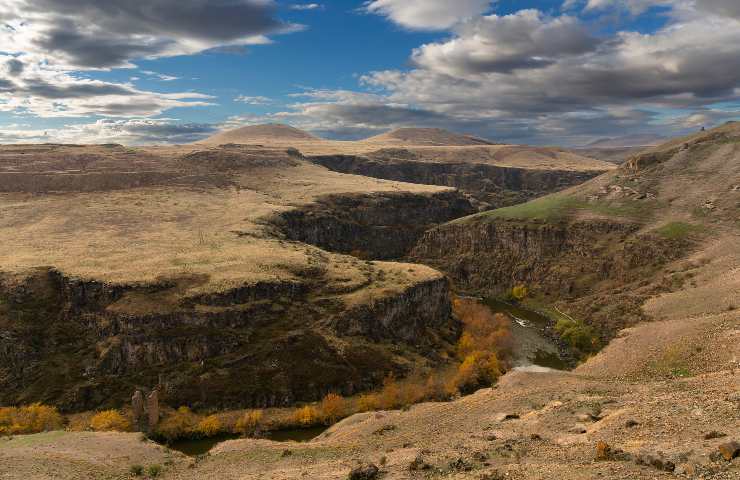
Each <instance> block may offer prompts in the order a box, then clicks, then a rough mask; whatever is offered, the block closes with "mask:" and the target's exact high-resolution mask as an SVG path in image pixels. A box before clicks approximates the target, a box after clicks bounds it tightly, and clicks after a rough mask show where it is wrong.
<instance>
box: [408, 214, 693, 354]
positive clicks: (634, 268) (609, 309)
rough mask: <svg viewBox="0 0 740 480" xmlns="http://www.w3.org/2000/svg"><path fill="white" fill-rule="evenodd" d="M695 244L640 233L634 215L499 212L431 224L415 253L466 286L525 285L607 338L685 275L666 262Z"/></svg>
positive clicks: (485, 290) (475, 289)
mask: <svg viewBox="0 0 740 480" xmlns="http://www.w3.org/2000/svg"><path fill="white" fill-rule="evenodd" d="M689 246H690V245H689V243H688V241H686V240H677V239H667V238H664V237H661V236H659V235H654V234H644V233H641V232H640V225H638V224H636V223H631V222H622V221H614V220H597V219H594V220H573V221H568V220H562V221H544V220H517V219H503V218H501V219H494V220H490V219H488V220H482V221H475V220H473V221H460V222H452V223H449V224H445V225H442V226H440V227H438V228H435V229H432V230H430V231H428V232H426V233H425V234H424V236H423V237H422V238H421V240H420V241H419V243H418V244H417V245H416V246H415V247H414V249H413V251H412V253H411V258H412V259H413V260H414V261H417V262H420V263H424V264H427V265H431V266H433V267H435V268H438V269H439V270H441V271H443V272H445V273H446V274H447V275H448V276H449V277H450V279H451V280H452V281H453V283H454V284H455V286H456V288H458V289H460V290H462V291H467V292H471V293H477V294H481V295H500V294H503V293H505V292H506V291H508V290H510V289H511V288H512V287H513V286H515V285H519V284H524V285H527V286H528V287H529V289H530V291H532V292H533V293H535V294H537V295H542V296H543V297H544V298H545V299H546V300H547V301H548V303H556V302H557V303H560V304H561V305H566V306H567V307H568V309H569V311H570V312H571V313H572V314H574V315H577V316H578V317H580V318H583V319H585V320H586V321H587V322H589V323H591V324H592V325H594V326H595V327H597V329H598V330H599V332H600V333H601V335H602V337H603V338H604V339H605V340H607V339H609V338H610V337H611V336H612V335H613V334H614V333H615V332H616V331H617V330H618V329H620V328H623V327H625V326H627V325H632V324H634V323H636V322H637V321H639V320H642V319H644V313H643V312H642V310H641V308H640V306H641V304H642V302H644V300H645V299H646V298H647V296H649V295H651V294H654V293H656V292H659V291H663V290H666V289H670V288H671V286H672V282H678V281H680V280H681V278H680V275H678V276H674V277H671V276H670V275H666V274H664V273H663V272H662V268H663V267H664V266H665V265H666V264H668V263H669V262H671V261H673V260H676V259H678V258H681V257H682V256H684V255H685V253H686V252H687V250H688V249H689Z"/></svg>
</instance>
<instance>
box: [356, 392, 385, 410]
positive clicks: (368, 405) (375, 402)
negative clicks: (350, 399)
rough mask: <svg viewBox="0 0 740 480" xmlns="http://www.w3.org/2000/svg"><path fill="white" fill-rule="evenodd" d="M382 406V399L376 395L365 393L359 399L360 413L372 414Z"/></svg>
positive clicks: (358, 408) (358, 407)
mask: <svg viewBox="0 0 740 480" xmlns="http://www.w3.org/2000/svg"><path fill="white" fill-rule="evenodd" d="M379 405H380V399H379V398H378V396H377V395H376V394H374V393H365V394H363V395H360V397H359V398H358V399H357V411H358V412H371V411H373V410H377V409H378V406H379Z"/></svg>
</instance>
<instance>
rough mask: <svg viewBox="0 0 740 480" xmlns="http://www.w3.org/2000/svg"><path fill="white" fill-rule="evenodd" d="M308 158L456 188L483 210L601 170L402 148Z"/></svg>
mask: <svg viewBox="0 0 740 480" xmlns="http://www.w3.org/2000/svg"><path fill="white" fill-rule="evenodd" d="M309 160H310V161H312V162H314V163H317V164H319V165H322V166H324V167H326V168H328V169H330V170H333V171H335V172H341V173H351V174H355V175H364V176H368V177H374V178H382V179H386V180H396V181H402V182H409V183H422V184H427V185H442V186H447V187H455V188H458V189H460V190H461V191H463V192H464V193H466V194H467V195H469V196H470V197H471V198H473V199H474V200H475V202H476V204H477V206H478V207H479V208H480V209H482V210H487V209H491V208H499V207H505V206H509V205H514V204H517V203H523V202H526V201H527V200H530V199H532V198H536V197H540V196H542V195H545V194H548V193H552V192H556V191H558V190H563V189H565V188H568V187H571V186H573V185H578V184H581V183H583V182H585V181H586V180H589V179H591V178H593V177H595V176H597V175H599V174H600V173H602V172H598V171H591V172H588V171H568V170H535V169H524V168H510V167H498V166H494V165H484V164H471V163H431V162H423V161H420V160H419V159H418V158H417V157H416V156H415V155H414V154H413V152H409V151H406V150H403V149H385V150H381V151H379V152H376V153H374V154H369V155H368V156H355V155H324V156H315V157H311V158H309Z"/></svg>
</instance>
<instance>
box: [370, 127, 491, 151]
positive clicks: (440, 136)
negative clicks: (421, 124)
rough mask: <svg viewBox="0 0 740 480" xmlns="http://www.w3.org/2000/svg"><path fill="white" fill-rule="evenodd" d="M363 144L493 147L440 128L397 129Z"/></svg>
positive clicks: (371, 138) (475, 138)
mask: <svg viewBox="0 0 740 480" xmlns="http://www.w3.org/2000/svg"><path fill="white" fill-rule="evenodd" d="M364 142H371V143H382V144H387V145H391V144H395V145H406V146H410V145H413V146H443V147H458V146H474V145H495V143H493V142H490V141H488V140H485V139H482V138H478V137H474V136H472V135H463V134H459V133H454V132H450V131H447V130H442V129H441V128H398V129H396V130H392V131H390V132H387V133H383V134H381V135H376V136H374V137H370V138H368V139H366V140H364Z"/></svg>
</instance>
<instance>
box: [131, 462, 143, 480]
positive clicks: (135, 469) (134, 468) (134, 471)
mask: <svg viewBox="0 0 740 480" xmlns="http://www.w3.org/2000/svg"><path fill="white" fill-rule="evenodd" d="M129 472H130V473H131V475H133V476H135V477H140V476H142V475H143V474H144V467H142V466H141V465H131V468H129Z"/></svg>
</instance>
